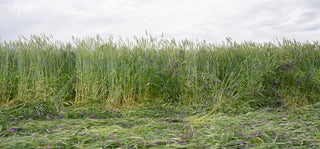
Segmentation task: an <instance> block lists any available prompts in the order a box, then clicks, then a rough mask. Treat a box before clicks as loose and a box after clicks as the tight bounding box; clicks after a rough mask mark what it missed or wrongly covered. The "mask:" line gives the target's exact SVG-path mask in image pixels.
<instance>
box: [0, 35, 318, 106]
mask: <svg viewBox="0 0 320 149" xmlns="http://www.w3.org/2000/svg"><path fill="white" fill-rule="evenodd" d="M0 63H1V65H0V93H1V94H0V103H1V105H16V104H28V103H33V102H39V101H49V102H51V103H53V104H54V105H56V106H57V107H59V106H66V105H73V104H77V105H78V104H106V105H109V106H113V107H118V106H122V105H131V104H139V103H143V104H144V103H149V104H153V103H180V104H207V105H210V106H212V108H213V109H214V110H226V111H227V110H232V109H239V108H243V107H247V108H256V107H263V106H301V105H306V104H309V103H311V102H315V101H319V99H320V91H319V87H320V46H319V43H318V42H314V43H310V42H307V43H301V42H298V41H294V40H293V41H291V40H283V41H281V42H278V43H262V44H259V43H254V42H242V43H236V42H233V41H232V40H231V39H227V41H226V42H225V43H223V44H221V45H214V44H209V43H206V42H192V41H188V40H182V41H175V40H174V39H172V40H167V39H163V38H153V37H151V36H147V37H142V38H136V40H135V41H134V42H130V41H124V40H119V41H115V40H113V39H112V38H109V39H102V38H100V37H98V36H97V37H96V38H87V39H83V40H81V39H74V40H73V42H71V43H66V42H59V41H54V40H53V39H52V37H47V36H44V35H42V36H30V38H22V39H19V40H17V41H2V42H1V44H0Z"/></svg>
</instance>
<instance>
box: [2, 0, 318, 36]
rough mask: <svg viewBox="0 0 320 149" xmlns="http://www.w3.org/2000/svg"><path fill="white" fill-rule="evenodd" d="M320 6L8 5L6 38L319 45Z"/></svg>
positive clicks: (180, 1) (290, 1) (30, 1)
mask: <svg viewBox="0 0 320 149" xmlns="http://www.w3.org/2000/svg"><path fill="white" fill-rule="evenodd" d="M319 9H320V2H319V1H318V0H304V1H302V0H282V1H278V0H259V1H256V0H242V1H239V0H215V1H210V0H197V1H194V0H175V1H172V0H161V1H160V0H130V1H129V0H83V1H76V0H72V1H71V0H70V1H68V0H66V1H65V0H57V1H49V0H4V1H1V2H0V19H1V20H2V22H1V23H0V37H1V38H2V39H9V40H12V39H17V38H18V35H25V36H28V35H29V34H39V33H45V34H52V35H53V36H54V37H55V39H58V40H70V39H71V37H72V35H75V36H77V37H80V38H82V37H87V36H95V35H96V34H100V35H102V36H106V37H107V36H109V35H114V36H122V37H132V36H134V35H136V36H143V35H144V33H145V31H146V30H147V31H148V32H150V33H151V34H153V35H160V34H161V33H164V34H165V35H166V36H167V37H171V38H177V39H184V38H188V39H192V40H194V39H200V40H207V41H211V42H220V41H222V40H224V39H225V38H226V37H232V38H233V39H234V40H240V41H242V40H253V41H272V40H273V39H275V38H276V37H277V38H280V39H281V38H283V37H286V38H289V39H292V38H295V39H297V40H302V41H305V40H319V36H318V35H319V34H320V24H319V23H318V22H320V12H319V11H318V10H319Z"/></svg>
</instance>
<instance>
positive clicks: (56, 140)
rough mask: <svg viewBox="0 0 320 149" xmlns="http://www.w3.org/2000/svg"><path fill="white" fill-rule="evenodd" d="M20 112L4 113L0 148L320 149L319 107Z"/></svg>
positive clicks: (161, 107) (196, 107)
mask: <svg viewBox="0 0 320 149" xmlns="http://www.w3.org/2000/svg"><path fill="white" fill-rule="evenodd" d="M16 108H17V107H16ZM16 108H12V107H11V108H10V109H8V108H2V109H1V120H2V121H1V126H2V129H1V140H0V148H247V147H248V148H319V147H320V144H319V142H320V131H319V130H320V125H319V124H320V116H319V114H318V113H319V112H320V103H315V104H312V105H309V106H304V107H300V108H292V109H283V108H282V109H281V108H264V109H261V110H257V111H252V112H248V113H245V114H226V113H214V114H208V113H207V112H208V110H209V107H207V106H206V105H198V106H196V105H194V106H170V105H155V106H143V107H139V108H127V109H126V110H121V111H115V110H102V109H104V108H102V107H82V108H67V109H65V110H63V111H61V112H59V114H55V113H54V112H53V113H52V114H49V115H43V117H39V116H38V115H36V114H34V115H33V116H31V115H28V116H27V115H21V114H20V113H19V112H17V111H21V109H20V110H17V111H16V110H15V109H16ZM29 109H32V108H29ZM30 111H31V110H30ZM8 117H10V118H8Z"/></svg>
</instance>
